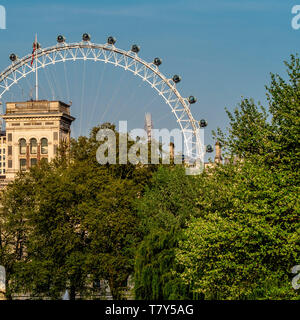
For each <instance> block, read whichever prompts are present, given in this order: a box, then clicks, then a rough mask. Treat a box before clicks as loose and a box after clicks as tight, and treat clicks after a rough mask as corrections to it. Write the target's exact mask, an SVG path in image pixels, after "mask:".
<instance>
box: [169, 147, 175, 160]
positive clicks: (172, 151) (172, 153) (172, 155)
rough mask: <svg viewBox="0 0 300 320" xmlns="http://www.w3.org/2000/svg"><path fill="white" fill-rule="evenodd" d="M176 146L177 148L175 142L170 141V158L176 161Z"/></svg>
mask: <svg viewBox="0 0 300 320" xmlns="http://www.w3.org/2000/svg"><path fill="white" fill-rule="evenodd" d="M174 148H175V145H174V143H173V142H170V160H171V162H174Z"/></svg>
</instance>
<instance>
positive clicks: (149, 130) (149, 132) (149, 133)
mask: <svg viewBox="0 0 300 320" xmlns="http://www.w3.org/2000/svg"><path fill="white" fill-rule="evenodd" d="M145 130H146V132H147V137H148V142H151V140H152V130H153V122H152V115H151V113H146V115H145Z"/></svg>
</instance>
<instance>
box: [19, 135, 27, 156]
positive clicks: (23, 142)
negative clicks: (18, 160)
mask: <svg viewBox="0 0 300 320" xmlns="http://www.w3.org/2000/svg"><path fill="white" fill-rule="evenodd" d="M19 146H20V154H26V140H25V139H20V141H19Z"/></svg>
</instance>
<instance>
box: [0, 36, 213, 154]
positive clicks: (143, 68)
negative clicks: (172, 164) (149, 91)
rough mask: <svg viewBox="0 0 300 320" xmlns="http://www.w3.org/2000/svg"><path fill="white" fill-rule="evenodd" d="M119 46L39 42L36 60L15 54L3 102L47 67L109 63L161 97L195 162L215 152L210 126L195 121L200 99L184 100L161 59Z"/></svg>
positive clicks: (86, 40) (1, 88)
mask: <svg viewBox="0 0 300 320" xmlns="http://www.w3.org/2000/svg"><path fill="white" fill-rule="evenodd" d="M115 44H116V39H115V38H114V37H108V39H107V42H106V43H105V44H96V43H92V42H91V36H90V35H89V34H87V33H85V34H83V36H82V41H81V42H77V43H67V42H66V39H65V37H64V36H63V35H59V36H58V37H57V44H56V45H54V46H52V47H48V48H41V46H40V45H39V44H38V43H37V42H36V47H35V52H34V57H33V54H28V55H26V56H24V57H23V58H21V59H19V58H18V56H17V55H16V54H14V53H12V54H11V55H10V57H9V58H10V60H11V65H10V66H9V67H7V68H6V69H5V70H4V71H2V72H1V73H0V102H1V101H2V99H3V96H4V94H5V93H6V92H7V91H9V90H10V88H11V87H12V86H14V85H16V84H18V82H19V81H20V80H22V79H23V78H26V77H27V76H28V75H30V74H32V73H35V75H36V79H37V75H38V70H39V69H42V68H46V67H47V66H50V65H55V64H56V63H59V62H67V61H79V60H84V61H86V60H90V61H95V62H104V63H109V64H112V65H115V66H117V67H121V68H123V69H124V70H127V71H130V72H132V73H133V74H134V75H135V76H138V77H139V78H141V79H142V80H143V81H144V82H146V83H148V84H149V85H150V86H151V88H153V89H154V91H155V92H156V93H157V94H158V95H159V96H161V98H162V99H163V100H164V101H165V103H166V104H167V105H169V107H170V109H171V112H172V113H173V114H174V116H175V117H176V120H177V123H178V125H179V127H180V130H181V132H182V135H183V140H184V147H185V155H186V156H187V158H190V159H194V160H196V159H203V157H204V154H205V152H211V150H210V148H209V147H210V146H208V148H205V146H204V145H203V143H202V142H201V139H200V129H201V128H204V127H206V126H207V122H206V121H205V120H201V121H196V120H195V119H194V118H193V115H192V112H191V105H193V104H194V103H196V101H197V99H196V98H195V97H194V96H190V97H188V98H184V97H182V96H181V94H180V93H179V91H178V90H177V88H176V85H177V84H178V83H179V82H180V81H181V77H180V76H179V75H174V76H173V77H171V78H168V77H166V76H165V75H164V74H162V73H161V72H160V70H159V66H160V65H161V64H162V60H161V59H160V58H155V59H154V60H153V62H150V63H149V62H146V61H145V60H143V59H141V58H140V57H139V55H138V54H139V52H140V47H139V46H138V45H136V44H134V45H132V47H131V49H130V50H129V51H125V50H122V49H118V48H117V47H116V46H115ZM33 58H34V60H35V61H34V64H33ZM36 100H38V85H36ZM0 117H1V116H0Z"/></svg>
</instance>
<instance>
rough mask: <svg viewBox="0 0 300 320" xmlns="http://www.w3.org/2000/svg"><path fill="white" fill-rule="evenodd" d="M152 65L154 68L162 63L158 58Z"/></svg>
mask: <svg viewBox="0 0 300 320" xmlns="http://www.w3.org/2000/svg"><path fill="white" fill-rule="evenodd" d="M153 63H154V64H155V65H156V66H160V65H161V64H162V61H161V59H160V58H155V59H154V61H153Z"/></svg>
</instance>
